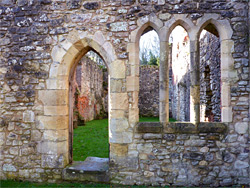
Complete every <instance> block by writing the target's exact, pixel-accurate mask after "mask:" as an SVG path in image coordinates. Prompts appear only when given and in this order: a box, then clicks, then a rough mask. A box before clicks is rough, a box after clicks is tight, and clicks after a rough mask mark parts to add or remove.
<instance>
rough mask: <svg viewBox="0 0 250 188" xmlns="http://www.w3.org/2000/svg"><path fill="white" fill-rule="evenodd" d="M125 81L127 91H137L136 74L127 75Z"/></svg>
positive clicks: (137, 78) (137, 81) (137, 80)
mask: <svg viewBox="0 0 250 188" xmlns="http://www.w3.org/2000/svg"><path fill="white" fill-rule="evenodd" d="M126 81H127V91H139V77H138V76H128V77H127V80H126Z"/></svg>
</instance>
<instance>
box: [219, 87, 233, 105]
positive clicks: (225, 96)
mask: <svg viewBox="0 0 250 188" xmlns="http://www.w3.org/2000/svg"><path fill="white" fill-rule="evenodd" d="M221 93H222V97H221V106H223V107H228V106H229V105H230V102H231V91H230V86H229V85H227V84H223V83H222V85H221Z"/></svg>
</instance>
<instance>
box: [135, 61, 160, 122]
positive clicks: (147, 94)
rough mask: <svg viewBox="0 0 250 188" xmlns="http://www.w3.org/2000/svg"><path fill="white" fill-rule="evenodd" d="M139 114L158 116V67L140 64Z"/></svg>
mask: <svg viewBox="0 0 250 188" xmlns="http://www.w3.org/2000/svg"><path fill="white" fill-rule="evenodd" d="M139 111H140V112H139V115H140V116H145V117H150V116H151V117H159V67H158V66H152V65H145V66H140V90H139Z"/></svg>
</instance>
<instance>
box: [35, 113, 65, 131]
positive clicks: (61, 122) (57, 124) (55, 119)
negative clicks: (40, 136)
mask: <svg viewBox="0 0 250 188" xmlns="http://www.w3.org/2000/svg"><path fill="white" fill-rule="evenodd" d="M68 118H69V117H68V116H37V122H36V127H37V129H67V128H68V123H69V119H68Z"/></svg>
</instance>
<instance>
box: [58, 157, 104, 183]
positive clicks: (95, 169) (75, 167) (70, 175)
mask: <svg viewBox="0 0 250 188" xmlns="http://www.w3.org/2000/svg"><path fill="white" fill-rule="evenodd" d="M63 179H64V180H76V181H91V182H100V183H103V182H104V183H107V182H109V159H108V158H98V157H88V158H87V159H86V160H85V161H74V162H73V163H72V164H71V165H69V166H67V167H66V168H65V169H64V170H63Z"/></svg>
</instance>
